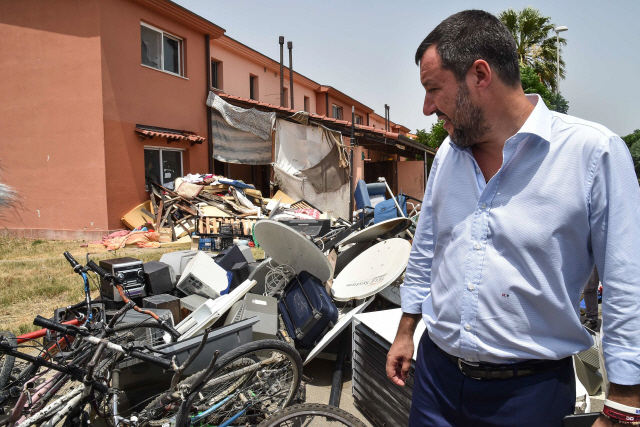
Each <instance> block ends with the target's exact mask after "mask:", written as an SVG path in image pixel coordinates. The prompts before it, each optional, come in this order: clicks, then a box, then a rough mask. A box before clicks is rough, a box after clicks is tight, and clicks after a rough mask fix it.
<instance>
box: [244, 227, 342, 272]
mask: <svg viewBox="0 0 640 427" xmlns="http://www.w3.org/2000/svg"><path fill="white" fill-rule="evenodd" d="M253 231H254V234H255V236H256V240H257V241H258V243H259V244H260V246H261V247H262V249H264V252H265V253H266V254H267V256H270V257H271V258H272V259H273V260H274V261H275V262H277V263H278V264H280V265H282V264H284V265H288V266H289V267H291V268H292V269H293V271H295V273H296V274H298V273H300V272H301V271H308V272H309V273H311V274H312V275H314V276H315V277H317V278H318V279H320V280H322V281H323V282H326V281H327V280H329V279H331V278H332V277H333V267H332V266H331V264H330V263H329V260H328V259H327V257H326V256H325V255H324V254H323V253H322V251H320V249H319V248H318V247H317V246H316V245H314V244H313V243H311V241H310V240H309V239H307V238H306V237H304V236H303V235H302V234H300V233H298V232H297V231H295V230H294V229H293V228H291V227H288V226H286V225H284V224H282V223H279V222H278V221H271V220H268V219H264V220H261V221H258V222H257V223H256V226H255V228H254V230H253Z"/></svg>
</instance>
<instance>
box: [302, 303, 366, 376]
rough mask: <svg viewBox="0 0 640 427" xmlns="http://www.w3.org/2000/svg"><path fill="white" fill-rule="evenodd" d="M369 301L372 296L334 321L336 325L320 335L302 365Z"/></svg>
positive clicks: (338, 333)
mask: <svg viewBox="0 0 640 427" xmlns="http://www.w3.org/2000/svg"><path fill="white" fill-rule="evenodd" d="M371 301H373V298H369V299H367V300H365V301H364V302H363V303H362V304H360V305H359V306H357V307H354V308H353V309H351V310H350V311H349V312H348V313H346V314H345V315H344V316H342V318H341V319H339V320H338V323H336V325H335V326H334V327H333V328H331V330H330V331H329V332H327V333H326V334H325V336H324V337H322V339H321V340H320V342H318V344H316V346H315V347H313V349H312V350H311V351H310V352H309V354H308V355H307V358H306V359H305V360H304V363H303V364H302V365H303V366H304V365H306V364H307V363H309V362H311V360H312V359H313V358H314V357H316V356H317V355H318V354H320V352H321V351H322V350H324V349H325V347H326V346H328V345H329V343H330V342H331V341H333V339H334V338H335V337H337V336H338V335H340V332H342V331H344V329H345V328H346V327H347V326H349V325H350V324H351V321H352V320H353V316H355V315H356V314H360V313H362V311H363V310H364V309H365V308H367V306H368V305H369V304H370V303H371Z"/></svg>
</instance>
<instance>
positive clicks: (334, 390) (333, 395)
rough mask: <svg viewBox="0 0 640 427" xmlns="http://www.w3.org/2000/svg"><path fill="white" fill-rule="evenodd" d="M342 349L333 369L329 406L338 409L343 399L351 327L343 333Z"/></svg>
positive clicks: (341, 339) (340, 348)
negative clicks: (343, 374)
mask: <svg viewBox="0 0 640 427" xmlns="http://www.w3.org/2000/svg"><path fill="white" fill-rule="evenodd" d="M341 335H342V337H341V338H340V344H339V345H340V347H339V349H338V355H337V358H336V364H335V366H334V368H333V377H332V379H331V392H330V394H329V405H331V406H334V407H336V408H339V407H340V397H342V373H343V371H344V369H343V366H344V359H345V358H346V356H347V348H348V347H349V340H350V339H351V327H348V328H347V329H345V330H344V331H342V333H341Z"/></svg>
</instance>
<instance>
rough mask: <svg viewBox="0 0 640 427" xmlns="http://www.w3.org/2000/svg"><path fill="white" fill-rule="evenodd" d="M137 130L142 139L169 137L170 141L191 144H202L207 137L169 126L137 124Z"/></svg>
mask: <svg viewBox="0 0 640 427" xmlns="http://www.w3.org/2000/svg"><path fill="white" fill-rule="evenodd" d="M135 131H136V132H137V133H138V136H139V137H140V140H141V141H144V140H145V139H153V138H155V137H158V138H167V141H168V142H171V141H189V142H191V145H195V144H202V143H203V142H204V141H205V140H206V138H205V137H203V136H199V135H197V134H195V133H194V132H189V131H186V130H176V129H169V128H161V127H156V126H147V125H136V128H135Z"/></svg>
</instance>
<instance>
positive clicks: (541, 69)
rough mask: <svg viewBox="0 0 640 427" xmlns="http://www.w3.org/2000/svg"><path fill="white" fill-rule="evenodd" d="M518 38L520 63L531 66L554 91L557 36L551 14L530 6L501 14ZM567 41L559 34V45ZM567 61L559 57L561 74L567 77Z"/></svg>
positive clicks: (501, 17) (514, 35) (555, 83)
mask: <svg viewBox="0 0 640 427" xmlns="http://www.w3.org/2000/svg"><path fill="white" fill-rule="evenodd" d="M498 19H500V20H501V21H502V22H503V23H504V24H505V25H506V26H507V28H508V29H509V31H510V32H511V34H512V35H513V38H514V39H515V40H516V46H517V48H518V57H519V58H520V64H521V65H523V66H528V67H531V68H533V69H534V70H535V72H536V74H538V76H540V80H541V81H542V82H543V83H544V84H545V85H547V87H549V89H551V90H553V91H555V90H556V87H557V82H556V61H557V57H556V53H557V46H556V35H555V34H554V31H553V29H554V28H555V25H554V24H553V23H552V22H551V18H550V17H548V16H542V14H540V11H539V10H538V9H534V8H532V7H530V6H527V7H525V8H524V9H522V10H521V11H515V10H513V9H507V10H505V11H503V12H501V13H500V14H499V15H498ZM566 44H567V41H566V40H565V39H564V38H562V37H560V45H561V46H563V45H566ZM564 76H565V74H564V61H563V60H562V58H560V77H562V78H564Z"/></svg>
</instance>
